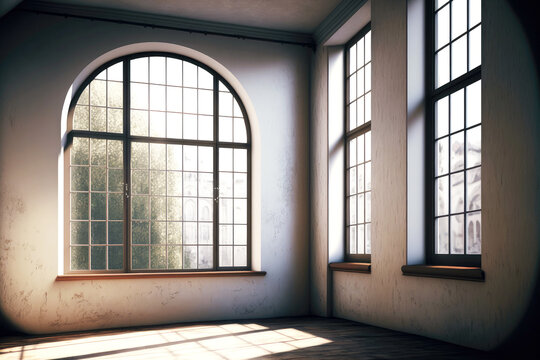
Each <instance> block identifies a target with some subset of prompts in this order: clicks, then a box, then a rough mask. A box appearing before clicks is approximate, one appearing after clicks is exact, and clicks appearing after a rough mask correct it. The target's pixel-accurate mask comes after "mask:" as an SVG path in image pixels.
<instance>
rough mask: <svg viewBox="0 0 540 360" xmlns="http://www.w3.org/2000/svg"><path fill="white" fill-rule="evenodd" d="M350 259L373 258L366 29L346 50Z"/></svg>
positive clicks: (368, 70)
mask: <svg viewBox="0 0 540 360" xmlns="http://www.w3.org/2000/svg"><path fill="white" fill-rule="evenodd" d="M345 72H346V76H345V78H346V94H347V96H346V106H345V107H346V109H345V110H346V121H345V123H346V130H347V132H346V150H345V151H346V164H345V169H346V171H345V172H346V185H345V186H346V196H345V203H346V204H345V209H346V211H345V234H346V246H345V248H346V254H347V258H351V259H355V258H358V257H359V256H360V257H362V258H365V257H366V256H367V257H369V255H370V254H371V30H370V28H369V26H368V27H366V28H364V29H363V30H362V31H361V32H360V33H359V35H357V38H355V39H354V40H353V41H352V42H351V44H349V45H348V46H347V48H346V70H345Z"/></svg>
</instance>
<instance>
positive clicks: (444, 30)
mask: <svg viewBox="0 0 540 360" xmlns="http://www.w3.org/2000/svg"><path fill="white" fill-rule="evenodd" d="M435 34H436V35H435V49H436V50H438V49H440V48H441V47H443V46H444V45H446V44H448V42H449V41H450V6H445V7H444V8H443V9H441V10H439V11H438V12H437V14H436V15H435Z"/></svg>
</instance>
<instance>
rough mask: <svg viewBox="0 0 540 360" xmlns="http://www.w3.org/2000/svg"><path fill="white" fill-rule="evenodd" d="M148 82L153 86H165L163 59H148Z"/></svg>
mask: <svg viewBox="0 0 540 360" xmlns="http://www.w3.org/2000/svg"><path fill="white" fill-rule="evenodd" d="M150 82H151V83H153V84H165V58H164V57H158V56H152V57H150Z"/></svg>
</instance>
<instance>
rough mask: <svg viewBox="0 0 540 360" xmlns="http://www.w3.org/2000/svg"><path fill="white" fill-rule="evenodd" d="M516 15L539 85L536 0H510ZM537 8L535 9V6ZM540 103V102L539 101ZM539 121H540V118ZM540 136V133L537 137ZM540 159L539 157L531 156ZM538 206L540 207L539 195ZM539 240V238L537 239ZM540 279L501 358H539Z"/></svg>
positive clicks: (500, 350)
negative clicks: (530, 54) (528, 48)
mask: <svg viewBox="0 0 540 360" xmlns="http://www.w3.org/2000/svg"><path fill="white" fill-rule="evenodd" d="M507 1H508V4H509V5H510V6H511V8H512V10H513V11H514V13H515V14H516V15H517V18H518V19H519V21H520V23H521V25H522V26H523V30H524V31H525V34H526V36H527V40H528V42H529V45H530V49H531V52H532V54H533V57H534V63H535V66H536V81H537V83H538V84H540V32H539V31H538V22H537V21H538V10H537V9H538V6H537V5H538V2H537V1H536V0H507ZM535 5H536V6H535ZM538 101H539V102H540V99H538ZM538 121H540V119H538ZM537 135H538V136H540V134H537ZM531 156H536V157H538V156H540V154H534V153H533V154H531ZM534 195H535V196H536V197H537V199H536V200H537V206H540V203H538V201H540V199H538V197H539V194H538V193H537V194H534ZM538 241H540V239H538ZM537 256H538V257H540V254H538V255H537ZM539 339H540V278H537V280H536V284H535V286H534V289H533V295H532V298H531V302H530V303H529V306H528V308H527V310H526V312H525V315H524V316H523V318H522V320H521V322H520V323H519V325H518V327H517V328H516V330H515V331H514V332H513V333H512V334H511V336H510V337H509V338H508V339H507V340H506V341H504V342H503V343H502V344H501V345H500V346H499V347H498V348H497V349H495V350H494V352H495V353H496V354H497V355H498V356H500V357H501V358H520V359H539V358H540V347H539V346H538V340H539Z"/></svg>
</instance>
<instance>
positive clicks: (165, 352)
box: [0, 323, 331, 360]
mask: <svg viewBox="0 0 540 360" xmlns="http://www.w3.org/2000/svg"><path fill="white" fill-rule="evenodd" d="M75 336H76V335H75ZM37 341H39V343H35V344H30V345H24V346H16V347H11V348H5V349H2V350H0V359H27V360H30V359H59V358H60V359H61V358H68V357H70V358H71V357H75V358H81V359H93V358H100V359H197V360H202V359H227V360H237V359H238V360H239V359H253V358H257V357H260V356H264V355H271V354H276V353H283V352H288V351H294V350H298V349H303V348H309V347H314V346H319V345H323V344H327V343H330V342H331V341H330V340H328V339H325V338H322V337H318V336H315V335H313V334H310V333H308V332H305V331H300V330H298V329H294V328H284V329H277V330H271V329H269V328H268V327H265V326H261V325H259V324H234V323H232V324H224V325H202V326H185V327H182V326H180V327H176V328H167V329H160V330H147V331H134V332H130V331H126V332H122V333H115V334H105V335H96V336H86V335H81V337H80V338H76V339H70V340H61V341H47V339H43V340H42V341H40V340H36V342H37Z"/></svg>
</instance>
